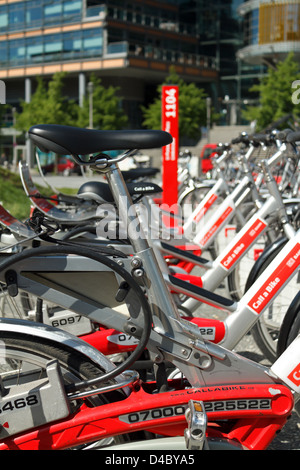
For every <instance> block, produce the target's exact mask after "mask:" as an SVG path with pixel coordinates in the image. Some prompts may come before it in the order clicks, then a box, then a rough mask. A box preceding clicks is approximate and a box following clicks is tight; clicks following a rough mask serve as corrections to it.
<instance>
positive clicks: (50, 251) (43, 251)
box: [0, 244, 152, 393]
mask: <svg viewBox="0 0 300 470" xmlns="http://www.w3.org/2000/svg"><path fill="white" fill-rule="evenodd" d="M57 254H66V255H71V254H74V255H78V256H83V257H85V258H89V259H92V260H94V261H98V262H99V263H103V264H104V265H105V266H107V267H109V268H110V269H112V270H113V271H115V272H116V273H117V274H118V275H120V276H121V277H122V278H123V279H124V281H125V282H127V283H128V285H129V286H130V288H132V289H133V291H134V292H135V294H136V295H137V296H138V298H139V300H140V305H141V307H142V308H141V310H142V313H143V317H144V326H143V328H141V336H140V338H139V342H138V345H137V347H136V348H135V350H134V351H133V352H132V353H131V354H130V355H129V356H128V357H127V358H126V359H125V360H124V361H123V362H122V363H121V364H119V365H118V366H116V367H115V368H113V369H112V370H110V371H108V372H106V373H105V374H103V375H101V377H96V378H94V379H91V380H84V381H81V382H78V383H74V384H69V385H67V386H66V392H67V393H71V392H72V393H73V392H77V391H80V390H83V389H86V388H88V387H92V386H95V385H99V384H101V383H103V382H107V381H109V380H111V379H113V378H115V377H117V376H118V375H120V374H122V372H124V371H125V370H128V369H130V367H131V366H132V364H133V363H134V362H136V361H137V360H138V358H139V357H140V355H141V354H142V353H143V351H144V350H145V348H146V346H147V344H148V340H149V337H150V334H151V329H152V312H151V308H150V305H149V303H148V300H147V298H146V296H145V293H144V291H143V290H142V288H141V286H140V285H139V284H138V283H137V282H136V281H135V280H134V279H133V277H132V275H131V274H130V273H129V272H128V271H127V270H126V269H125V268H123V267H122V266H120V265H119V264H118V263H117V262H116V261H114V260H112V259H111V258H109V257H107V256H104V255H102V254H101V253H99V251H95V250H90V249H88V250H87V248H86V247H81V246H70V245H69V244H68V245H67V246H55V247H53V246H41V247H37V248H30V249H26V250H24V251H23V252H21V253H17V254H15V255H13V256H12V257H10V259H9V260H5V261H4V262H3V263H1V264H0V268H1V270H2V271H6V272H7V270H8V269H9V268H10V269H13V268H12V265H14V264H16V263H18V262H20V261H23V260H25V259H26V258H30V257H32V256H34V257H36V256H39V255H57ZM132 334H133V333H132Z"/></svg>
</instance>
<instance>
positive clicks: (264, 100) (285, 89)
mask: <svg viewBox="0 0 300 470" xmlns="http://www.w3.org/2000/svg"><path fill="white" fill-rule="evenodd" d="M299 79H300V74H299V64H298V63H297V62H296V61H295V60H294V54H293V53H290V54H289V55H288V56H287V57H286V59H285V60H284V61H282V62H278V64H277V67H276V69H272V68H269V69H268V73H267V75H266V76H265V77H263V78H262V79H261V80H260V82H259V84H257V85H254V86H253V87H252V88H250V91H253V92H258V95H259V106H249V107H248V108H247V109H246V110H245V111H244V112H243V115H244V117H245V118H246V119H248V120H249V121H256V126H257V129H258V130H261V129H263V128H265V127H267V126H268V125H269V124H270V123H272V122H274V121H276V120H277V119H280V118H281V117H283V116H285V115H287V114H290V113H292V114H294V115H295V116H297V114H299V106H297V105H296V104H294V103H293V101H292V94H293V91H294V90H293V89H292V83H293V82H294V81H295V80H299Z"/></svg>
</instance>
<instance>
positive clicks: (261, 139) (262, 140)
mask: <svg viewBox="0 0 300 470" xmlns="http://www.w3.org/2000/svg"><path fill="white" fill-rule="evenodd" d="M251 140H252V141H253V142H255V143H257V144H264V145H271V144H272V141H271V140H270V134H253V135H252V137H251Z"/></svg>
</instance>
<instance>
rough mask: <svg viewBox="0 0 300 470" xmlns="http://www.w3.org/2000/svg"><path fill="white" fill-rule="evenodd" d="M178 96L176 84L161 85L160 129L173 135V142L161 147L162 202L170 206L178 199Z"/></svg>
mask: <svg viewBox="0 0 300 470" xmlns="http://www.w3.org/2000/svg"><path fill="white" fill-rule="evenodd" d="M178 98H179V89H178V86H176V85H163V86H162V130H163V131H166V132H169V133H170V134H171V136H172V137H173V142H171V144H169V145H166V146H165V147H163V168H162V172H163V173H162V187H163V203H164V204H168V205H169V206H170V207H171V206H172V205H173V204H177V199H178V177H177V167H178V151H179V143H178V134H179V132H178V127H179V126H178V120H179V113H178V110H179V107H178Z"/></svg>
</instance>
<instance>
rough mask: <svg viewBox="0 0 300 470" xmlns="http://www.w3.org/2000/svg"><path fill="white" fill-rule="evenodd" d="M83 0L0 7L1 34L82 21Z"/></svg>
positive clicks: (36, 2) (30, 2)
mask: <svg viewBox="0 0 300 470" xmlns="http://www.w3.org/2000/svg"><path fill="white" fill-rule="evenodd" d="M82 3H83V2H82V1H81V0H75V1H72V0H58V1H55V2H52V1H49V0H45V1H42V2H41V1H38V0H30V1H27V2H17V3H9V4H6V5H1V6H0V33H1V32H7V31H20V30H22V29H31V28H39V27H41V26H51V25H53V24H55V25H57V24H65V23H70V22H74V21H80V20H81V16H82Z"/></svg>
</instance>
